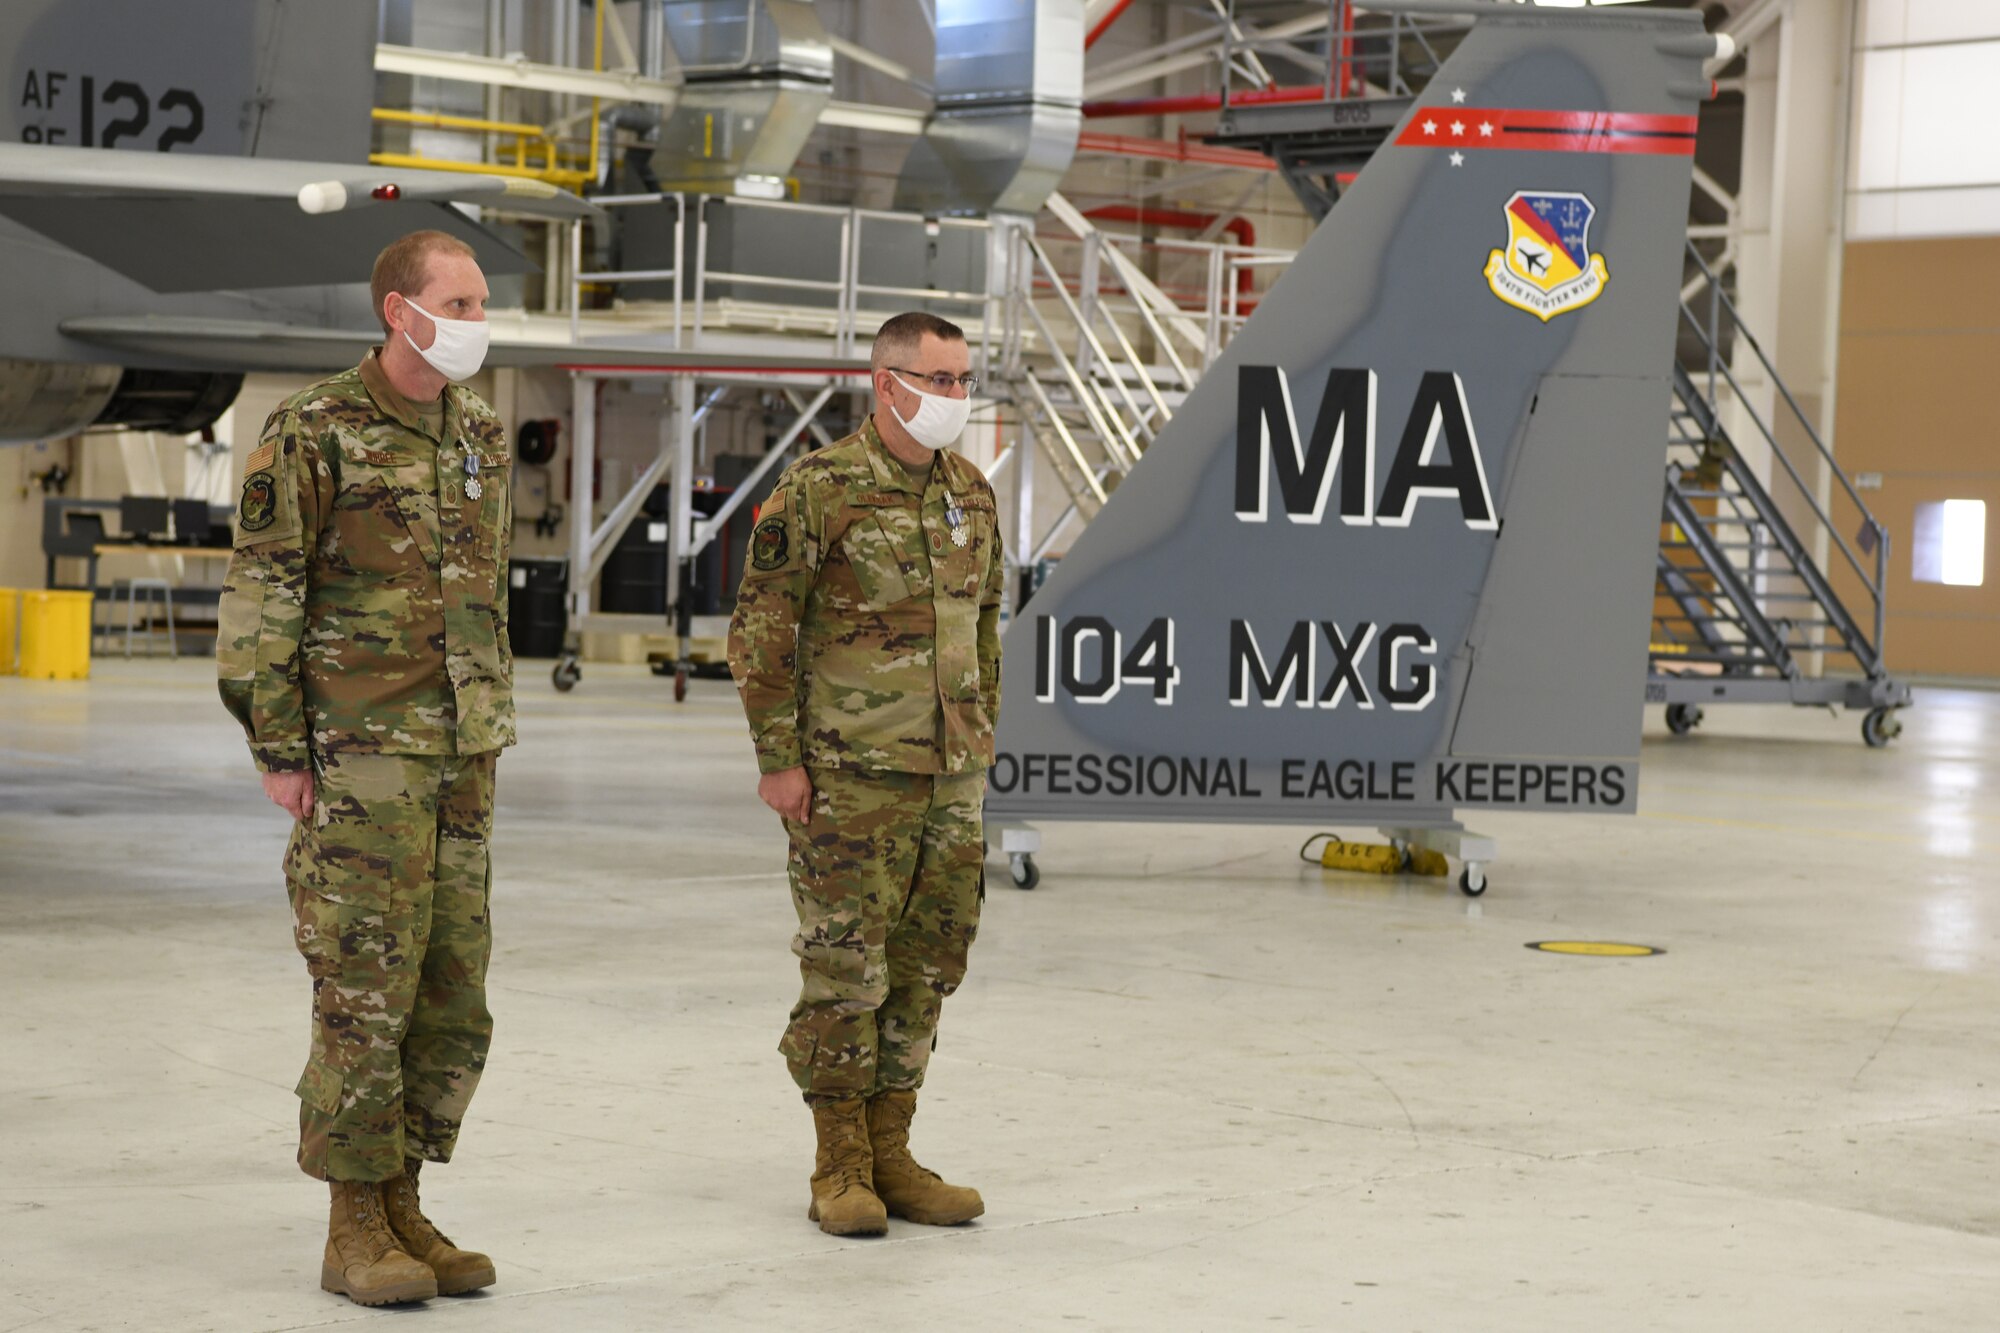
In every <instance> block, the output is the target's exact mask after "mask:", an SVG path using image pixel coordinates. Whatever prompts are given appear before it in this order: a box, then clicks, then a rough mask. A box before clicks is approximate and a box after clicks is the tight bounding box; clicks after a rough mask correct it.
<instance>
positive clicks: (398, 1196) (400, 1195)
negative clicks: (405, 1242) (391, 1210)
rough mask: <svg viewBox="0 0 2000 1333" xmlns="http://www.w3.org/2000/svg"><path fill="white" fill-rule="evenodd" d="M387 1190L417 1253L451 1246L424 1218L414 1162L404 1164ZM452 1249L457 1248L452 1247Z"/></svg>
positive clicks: (434, 1225) (427, 1219) (448, 1239)
mask: <svg viewBox="0 0 2000 1333" xmlns="http://www.w3.org/2000/svg"><path fill="white" fill-rule="evenodd" d="M388 1189H389V1190H390V1191H392V1192H393V1193H394V1195H395V1207H396V1210H397V1211H398V1212H400V1213H401V1214H402V1215H403V1229H404V1230H405V1231H407V1232H409V1234H410V1240H411V1241H413V1242H414V1243H415V1244H416V1246H417V1248H418V1250H419V1251H425V1250H429V1249H430V1248H431V1247H432V1246H434V1245H438V1244H443V1245H451V1238H450V1237H448V1236H446V1235H445V1234H444V1233H443V1232H442V1231H439V1230H438V1229H437V1225H436V1224H435V1223H433V1222H432V1221H431V1220H430V1219H429V1218H428V1217H425V1216H424V1209H423V1202H422V1200H421V1199H419V1198H418V1196H417V1165H416V1163H415V1162H409V1163H406V1164H405V1165H404V1168H403V1174H402V1175H400V1176H397V1177H396V1178H395V1179H394V1180H392V1181H390V1182H389V1184H388ZM452 1248H453V1249H457V1248H458V1247H457V1246H455V1245H452Z"/></svg>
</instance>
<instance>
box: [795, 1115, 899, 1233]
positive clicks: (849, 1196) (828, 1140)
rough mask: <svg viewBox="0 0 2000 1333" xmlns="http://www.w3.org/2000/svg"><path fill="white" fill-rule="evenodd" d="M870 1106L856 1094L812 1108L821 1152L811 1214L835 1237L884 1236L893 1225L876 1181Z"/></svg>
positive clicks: (815, 1165) (816, 1161)
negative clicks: (870, 1146)
mask: <svg viewBox="0 0 2000 1333" xmlns="http://www.w3.org/2000/svg"><path fill="white" fill-rule="evenodd" d="M866 1106H867V1103H865V1102H863V1101H862V1100H861V1099H860V1098H859V1097H850V1098H848V1099H847V1100H846V1101H840V1102H828V1103H826V1104H824V1105H821V1106H815V1107H813V1109H812V1113H813V1129H814V1131H815V1132H817V1133H818V1135H819V1152H818V1154H817V1155H816V1156H815V1158H814V1160H813V1174H812V1207H811V1208H809V1209H807V1210H806V1216H807V1217H809V1218H811V1219H812V1220H813V1221H815V1222H817V1223H819V1229H820V1230H821V1231H824V1232H826V1233H827V1234H828V1235H830V1236H879V1235H881V1234H882V1233H883V1232H885V1231H887V1230H888V1229H889V1215H888V1214H887V1213H886V1212H884V1211H883V1210H882V1201H881V1200H880V1199H878V1198H876V1197H875V1188H874V1186H873V1185H872V1184H871V1183H870V1181H871V1179H872V1163H871V1162H870V1160H869V1155H868V1123H867V1119H866Z"/></svg>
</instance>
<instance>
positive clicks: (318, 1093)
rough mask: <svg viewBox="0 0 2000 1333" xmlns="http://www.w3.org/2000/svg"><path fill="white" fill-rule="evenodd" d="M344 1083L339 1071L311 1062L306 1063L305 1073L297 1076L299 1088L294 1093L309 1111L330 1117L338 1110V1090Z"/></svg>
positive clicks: (317, 1061)
mask: <svg viewBox="0 0 2000 1333" xmlns="http://www.w3.org/2000/svg"><path fill="white" fill-rule="evenodd" d="M345 1081H346V1080H345V1079H344V1078H343V1077H342V1076H341V1073H340V1071H339V1070H337V1069H335V1068H333V1067H332V1066H331V1065H328V1064H325V1063H323V1062H322V1061H319V1060H313V1061H310V1062H308V1063H307V1065H306V1072H305V1073H303V1074H301V1075H299V1086H298V1087H297V1088H296V1089H294V1091H296V1092H297V1093H298V1095H299V1100H300V1101H301V1102H304V1103H305V1104H306V1105H307V1106H308V1107H310V1108H311V1109H313V1110H315V1111H318V1112H319V1113H320V1114H321V1115H332V1114H333V1113H334V1112H336V1111H338V1110H339V1109H340V1090H341V1087H342V1085H343V1084H344V1083H345Z"/></svg>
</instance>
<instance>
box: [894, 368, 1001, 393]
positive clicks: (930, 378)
mask: <svg viewBox="0 0 2000 1333" xmlns="http://www.w3.org/2000/svg"><path fill="white" fill-rule="evenodd" d="M884 369H885V370H893V371H895V372H896V373H897V374H898V375H908V376H910V377H911V378H912V379H918V380H922V381H923V382H924V383H925V384H928V385H930V386H931V389H932V390H933V391H934V392H936V393H950V392H951V391H952V389H953V388H954V387H956V388H960V389H964V390H965V396H966V397H967V398H970V397H972V395H973V393H974V392H976V391H977V390H978V388H979V376H977V375H953V374H951V373H950V372H949V371H943V370H940V371H937V372H935V373H934V374H930V375H923V374H919V373H918V372H916V371H914V370H904V369H903V368H902V367H901V366H885V367H884Z"/></svg>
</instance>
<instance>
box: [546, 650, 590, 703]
mask: <svg viewBox="0 0 2000 1333" xmlns="http://www.w3.org/2000/svg"><path fill="white" fill-rule="evenodd" d="M549 678H550V679H551V680H553V681H555V683H556V688H557V689H558V690H561V691H562V692H563V693H564V694H568V693H569V692H570V691H571V690H573V689H575V688H576V683H577V682H578V681H579V680H582V679H583V668H582V667H580V666H578V665H577V664H576V659H575V658H573V657H565V658H564V659H563V660H562V661H560V662H558V663H556V669H555V670H554V671H553V672H551V673H550V675H549Z"/></svg>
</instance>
